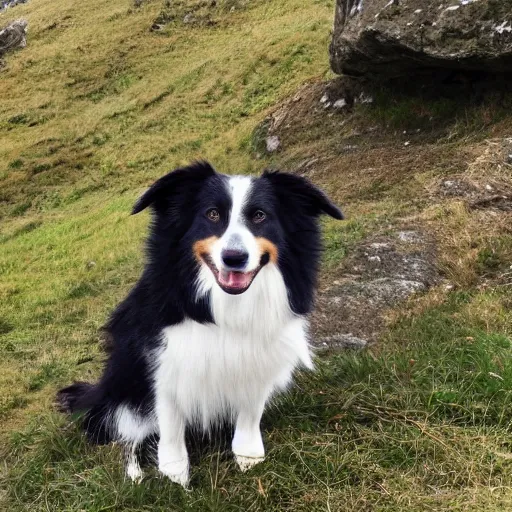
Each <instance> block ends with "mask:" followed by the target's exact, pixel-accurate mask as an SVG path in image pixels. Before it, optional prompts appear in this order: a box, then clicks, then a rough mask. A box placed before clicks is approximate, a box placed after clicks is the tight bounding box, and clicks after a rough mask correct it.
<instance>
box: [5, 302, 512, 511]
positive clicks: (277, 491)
mask: <svg viewBox="0 0 512 512" xmlns="http://www.w3.org/2000/svg"><path fill="white" fill-rule="evenodd" d="M504 299H505V297H504V296H500V295H496V294H491V295H481V296H478V297H477V296H473V295H471V294H467V293H454V294H452V295H450V296H449V297H448V298H447V301H446V302H445V303H444V304H442V305H440V306H436V307H431V308H427V309H426V310H425V311H424V313H423V314H421V315H414V316H410V317H409V318H403V319H402V320H400V321H398V322H397V323H396V324H395V325H394V326H393V328H392V329H391V331H390V332H389V334H388V336H387V339H386V340H385V346H384V348H383V349H382V350H380V351H379V353H378V354H372V353H371V352H369V353H363V354H361V353H346V354H341V355H331V356H330V357H327V358H323V359H322V360H321V361H319V363H318V369H317V371H316V372H315V373H307V374H303V375H301V376H300V377H299V379H298V385H297V387H295V388H294V389H293V390H291V391H290V392H289V393H288V394H287V395H286V396H284V397H281V398H280V399H278V400H277V401H276V402H275V403H274V404H273V405H272V406H271V407H270V408H269V410H268V412H267V413H266V415H265V417H264V426H265V438H266V443H267V448H268V457H267V461H266V462H265V463H263V464H262V465H261V466H258V467H257V468H255V469H253V470H252V471H251V472H250V473H248V474H240V473H239V472H238V471H237V470H236V468H235V465H234V463H233V461H232V460H231V459H230V457H229V455H228V454H225V453H219V452H218V451H216V450H215V449H213V450H209V451H205V452H204V453H203V454H202V458H201V460H200V463H199V464H197V465H195V466H194V467H193V470H192V489H191V490H190V492H184V491H183V490H181V489H180V488H178V487H177V486H174V485H172V484H170V483H168V482H167V481H165V480H162V479H160V478H158V477H157V474H156V472H155V469H154V468H152V467H150V468H148V469H147V477H146V480H145V481H144V483H143V484H142V485H141V486H134V485H132V484H130V483H129V482H127V481H126V479H125V478H124V476H123V473H122V468H121V465H120V460H121V453H120V452H119V449H118V448H116V447H101V448H91V447H90V446H88V445H87V444H86V443H85V442H84V440H83V438H82V437H81V436H80V435H79V433H78V432H77V430H76V427H75V426H73V425H67V426H66V427H64V425H65V422H64V420H63V419H62V418H61V417H58V416H49V415H46V416H45V421H44V422H43V423H42V424H41V422H40V421H38V422H35V421H33V422H32V424H31V426H29V427H28V428H25V429H24V430H23V431H22V432H18V433H16V434H12V435H11V440H10V443H11V453H12V455H14V456H15V457H14V460H15V461H17V462H15V463H14V466H13V467H11V468H10V470H9V476H8V478H7V480H6V483H7V484H8V486H7V488H8V493H9V499H11V500H12V501H11V503H16V504H17V506H19V507H20V510H23V509H24V510H48V509H50V510H77V509H78V508H81V509H85V510H104V509H107V508H112V509H114V510H145V509H146V508H148V509H149V508H151V509H152V510H164V509H170V510H233V511H234V510H242V509H249V510H269V511H274V510H275V511H278V510H290V511H291V510H298V511H301V510H304V511H307V510H328V509H329V507H330V510H356V509H357V510H397V511H398V510H403V509H404V507H407V508H408V509H409V510H418V511H420V510H430V509H432V510H434V509H436V510H439V509H443V510H448V509H450V510H452V509H454V510H487V507H489V506H491V505H492V507H493V508H492V510H507V509H508V508H509V507H510V505H511V504H512V501H511V496H510V493H509V492H508V491H507V489H509V484H510V482H509V475H510V470H511V469H512V462H511V461H512V452H511V449H512V447H511V444H510V435H511V431H510V429H511V427H510V425H511V420H512V363H511V361H512V358H511V357H510V356H511V352H512V346H511V341H512V340H511V338H510V334H511V332H512V325H511V324H510V322H508V323H505V324H503V325H502V326H501V329H498V330H497V331H496V332H493V333H489V332H488V331H487V329H486V328H485V326H484V325H483V324H482V323H481V321H480V319H478V318H475V317H474V316H473V315H471V314H469V311H468V308H470V306H471V304H472V303H474V302H475V301H477V300H485V301H488V302H492V303H495V304H500V303H501V301H503V300H504ZM56 372H58V365H47V366H46V367H45V370H44V372H43V374H41V375H39V376H38V377H39V380H36V381H35V382H36V383H38V382H40V379H44V378H47V377H48V376H49V375H53V374H55V373H56Z"/></svg>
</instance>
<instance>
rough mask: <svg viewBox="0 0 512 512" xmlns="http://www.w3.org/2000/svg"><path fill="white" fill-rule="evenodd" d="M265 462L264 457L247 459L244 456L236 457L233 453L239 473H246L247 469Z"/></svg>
mask: <svg viewBox="0 0 512 512" xmlns="http://www.w3.org/2000/svg"><path fill="white" fill-rule="evenodd" d="M264 460H265V457H247V456H245V455H237V454H236V453H235V461H236V463H237V465H238V467H239V468H240V471H242V472H243V473H245V472H246V471H249V469H251V468H253V467H254V466H256V464H259V463H260V462H263V461H264Z"/></svg>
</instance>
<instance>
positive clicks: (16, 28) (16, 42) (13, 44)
mask: <svg viewBox="0 0 512 512" xmlns="http://www.w3.org/2000/svg"><path fill="white" fill-rule="evenodd" d="M26 36H27V21H26V20H16V21H13V22H12V23H10V24H9V25H7V26H6V27H5V28H3V29H0V57H2V56H3V55H4V53H6V52H8V51H9V50H13V49H14V48H25V46H26V45H27V37H26Z"/></svg>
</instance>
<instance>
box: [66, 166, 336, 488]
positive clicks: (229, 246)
mask: <svg viewBox="0 0 512 512" xmlns="http://www.w3.org/2000/svg"><path fill="white" fill-rule="evenodd" d="M148 206H151V207H152V209H153V212H154V216H153V223H152V225H151V230H150V236H149V239H148V262H147V265H146V267H145V269H144V272H143V274H142V277H141V278H140V280H139V282H138V283H137V284H136V286H135V287H134V288H133V289H132V291H131V292H130V294H129V295H128V297H127V298H126V299H125V300H124V301H123V302H122V303H121V304H120V305H119V306H118V308H117V309H116V310H115V312H114V313H113V315H112V317H111V319H110V321H109V322H108V324H107V331H108V333H109V335H110V338H111V340H112V341H111V347H110V348H111V349H110V354H109V358H108V361H107V363H106V367H105V370H104V373H103V375H102V377H101V379H100V381H99V382H98V383H97V384H95V385H92V384H86V383H75V384H73V385H72V386H70V387H68V388H65V389H63V390H61V391H60V392H59V395H58V401H59V403H60V406H61V408H62V410H64V411H67V412H82V413H83V427H84V429H85V430H86V432H87V433H88V435H89V437H90V438H91V439H92V440H96V441H102V442H108V441H110V440H116V441H119V442H121V443H123V444H125V445H126V446H127V447H128V453H129V460H128V465H127V472H128V475H129V476H130V477H131V478H132V479H134V480H139V479H140V478H141V477H142V472H141V469H140V465H139V462H138V459H137V447H138V446H139V445H140V444H141V443H142V442H143V441H144V440H145V439H146V438H148V437H149V436H152V435H155V434H156V435H157V436H158V437H159V442H158V467H159V470H160V471H161V472H162V473H163V474H165V475H167V476H168V477H169V478H170V479H171V480H172V481H174V482H177V483H180V484H182V485H184V486H186V485H187V483H188V480H189V460H188V454H187V448H186V444H185V428H186V427H189V426H191V425H195V426H199V427H200V428H202V429H204V430H206V431H208V430H209V429H210V428H211V427H212V426H214V425H216V424H218V423H219V422H220V421H223V420H225V419H226V418H227V419H228V420H230V421H232V422H233V424H234V426H235V433H234V437H233V441H232V450H233V453H234V455H235V458H236V461H237V463H238V465H239V467H240V468H241V469H242V470H246V469H248V468H250V467H252V466H253V465H254V464H256V463H258V462H260V461H262V460H263V458H264V455H265V450H264V447H263V441H262V437H261V432H260V420H261V416H262V413H263V409H264V407H265V404H266V402H267V401H268V399H269V397H270V396H271V395H272V394H274V393H275V392H277V391H279V390H282V389H284V388H285V387H286V386H287V385H288V384H289V383H290V381H291V378H292V373H293V371H294V370H295V368H297V367H299V366H304V367H306V368H311V367H312V361H311V354H310V350H309V346H308V341H307V327H308V322H307V314H308V313H309V312H310V310H311V308H312V305H313V295H314V287H315V281H316V275H317V270H318V264H319V256H320V248H321V246H320V232H319V227H318V217H319V215H320V214H322V213H326V214H328V215H330V216H332V217H334V218H336V219H342V218H343V216H342V213H341V211H340V210H339V209H338V208H337V207H336V206H335V205H333V204H332V202H331V201H330V200H329V199H328V198H327V197H326V195H325V194H324V193H323V192H321V191H320V190H319V189H317V188H316V187H314V186H313V185H312V184H311V183H310V182H308V181H307V180H306V179H304V178H301V177H299V176H295V175H293V174H287V173H282V172H269V171H266V172H264V173H263V175H262V176H260V177H258V178H252V177H246V176H226V175H223V174H219V173H217V172H216V171H215V170H214V169H213V168H212V167H211V166H210V165H209V164H208V163H206V162H200V163H196V164H193V165H191V166H190V167H185V168H181V169H177V170H175V171H173V172H171V173H169V174H167V175H166V176H164V177H162V178H161V179H159V180H158V181H157V182H156V183H155V184H154V185H153V186H152V187H151V188H150V189H149V190H148V191H147V192H146V193H145V194H144V195H143V196H142V197H141V198H140V199H139V201H138V202H137V204H136V205H135V207H134V209H133V213H138V212H140V211H142V210H144V209H145V208H146V207H148Z"/></svg>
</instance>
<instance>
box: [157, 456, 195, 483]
mask: <svg viewBox="0 0 512 512" xmlns="http://www.w3.org/2000/svg"><path fill="white" fill-rule="evenodd" d="M158 470H159V471H160V473H162V475H165V476H166V477H167V478H169V480H171V482H174V483H177V484H180V485H181V486H182V487H184V488H185V489H186V488H187V487H188V483H189V475H188V474H189V467H188V460H187V459H181V460H178V461H174V462H165V461H161V462H159V463H158Z"/></svg>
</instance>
